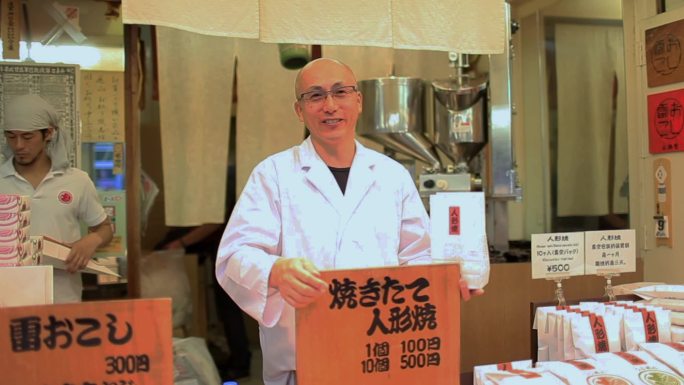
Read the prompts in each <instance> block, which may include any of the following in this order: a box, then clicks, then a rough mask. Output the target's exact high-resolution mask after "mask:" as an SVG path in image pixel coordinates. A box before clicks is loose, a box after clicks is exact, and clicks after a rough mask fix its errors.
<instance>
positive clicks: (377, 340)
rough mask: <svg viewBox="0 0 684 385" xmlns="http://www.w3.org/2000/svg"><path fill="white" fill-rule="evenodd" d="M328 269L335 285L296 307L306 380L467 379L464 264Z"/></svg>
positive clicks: (454, 382)
mask: <svg viewBox="0 0 684 385" xmlns="http://www.w3.org/2000/svg"><path fill="white" fill-rule="evenodd" d="M322 275H323V279H324V280H325V281H326V282H328V284H329V286H328V288H329V290H328V293H327V294H326V295H324V296H323V297H322V298H321V299H320V300H319V301H317V302H315V303H314V304H312V305H310V306H308V307H306V308H304V309H300V310H297V313H296V325H297V331H296V338H297V383H298V384H299V385H321V384H326V385H342V384H344V385H349V384H373V385H390V384H391V385H404V384H406V385H408V384H412V385H415V384H417V383H429V384H431V385H458V384H459V382H460V378H459V376H460V324H461V317H460V292H459V287H458V282H459V277H460V269H459V265H458V264H455V263H447V264H436V265H417V266H402V267H388V268H374V269H355V270H336V271H324V272H322ZM341 352H343V354H340V353H341Z"/></svg>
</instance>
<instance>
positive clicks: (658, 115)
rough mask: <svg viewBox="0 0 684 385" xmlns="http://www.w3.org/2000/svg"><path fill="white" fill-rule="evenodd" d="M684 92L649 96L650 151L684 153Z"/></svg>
mask: <svg viewBox="0 0 684 385" xmlns="http://www.w3.org/2000/svg"><path fill="white" fill-rule="evenodd" d="M682 129H684V90H675V91H670V92H663V93H660V94H653V95H648V150H649V152H650V153H651V154H659V153H663V152H677V151H684V134H682Z"/></svg>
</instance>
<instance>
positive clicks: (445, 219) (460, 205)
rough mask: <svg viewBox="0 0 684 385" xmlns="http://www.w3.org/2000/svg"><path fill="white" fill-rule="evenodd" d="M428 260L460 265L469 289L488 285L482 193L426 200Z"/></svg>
mask: <svg viewBox="0 0 684 385" xmlns="http://www.w3.org/2000/svg"><path fill="white" fill-rule="evenodd" d="M430 237H431V239H432V243H431V249H432V260H433V261H434V262H437V263H439V262H453V261H457V262H459V263H460V264H461V274H462V276H463V278H464V279H465V280H466V281H467V282H468V287H469V288H470V289H481V288H483V287H484V286H485V285H486V284H487V282H488V281H489V248H488V246H487V233H486V227H485V199H484V193H482V192H449V193H436V194H433V195H431V196H430Z"/></svg>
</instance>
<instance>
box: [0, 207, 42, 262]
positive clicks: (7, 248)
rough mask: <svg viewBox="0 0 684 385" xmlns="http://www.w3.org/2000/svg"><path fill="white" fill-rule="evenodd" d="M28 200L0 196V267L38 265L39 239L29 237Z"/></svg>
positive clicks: (39, 254)
mask: <svg viewBox="0 0 684 385" xmlns="http://www.w3.org/2000/svg"><path fill="white" fill-rule="evenodd" d="M30 222H31V210H30V200H29V198H28V197H26V196H20V195H8V194H0V266H30V265H38V264H40V256H41V253H40V239H39V238H36V239H31V237H29V226H30Z"/></svg>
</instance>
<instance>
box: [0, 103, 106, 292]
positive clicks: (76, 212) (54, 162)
mask: <svg viewBox="0 0 684 385" xmlns="http://www.w3.org/2000/svg"><path fill="white" fill-rule="evenodd" d="M3 120H4V124H3V127H2V129H3V133H4V136H5V140H6V143H5V144H4V146H3V148H2V153H3V155H4V156H5V158H6V160H5V162H4V163H2V165H0V193H1V194H18V195H26V196H29V197H31V227H30V231H29V232H30V234H31V235H45V236H49V237H51V238H54V239H56V240H57V241H60V242H64V243H66V244H70V245H71V252H70V253H69V256H68V257H67V267H68V268H67V270H61V269H55V272H54V285H55V287H54V299H55V303H65V302H78V301H80V300H81V291H82V282H81V274H79V273H78V271H79V270H81V269H83V268H84V267H85V266H86V264H87V263H88V261H90V259H91V258H92V257H93V255H94V254H95V250H96V249H97V248H98V247H100V246H103V245H106V244H107V243H109V242H110V241H111V240H112V228H111V223H110V220H109V218H108V217H107V214H106V213H105V211H104V208H103V207H102V205H101V204H100V202H99V198H98V196H97V192H96V191H95V186H94V185H93V182H92V181H91V180H90V178H89V177H88V174H86V173H85V172H83V171H81V170H79V169H76V168H73V167H70V166H69V157H68V153H69V152H68V149H69V145H70V140H69V137H68V133H67V132H66V131H65V130H61V129H59V116H58V115H57V111H55V109H54V107H52V106H51V105H50V104H49V103H48V102H46V101H45V100H44V99H43V98H41V97H40V96H38V95H34V94H30V95H22V96H18V97H15V98H13V99H11V100H10V101H9V102H8V104H7V105H6V106H5V111H4V116H3ZM79 221H83V222H85V224H86V225H87V226H88V228H89V232H88V234H87V235H85V236H83V237H81V229H80V225H79Z"/></svg>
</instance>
